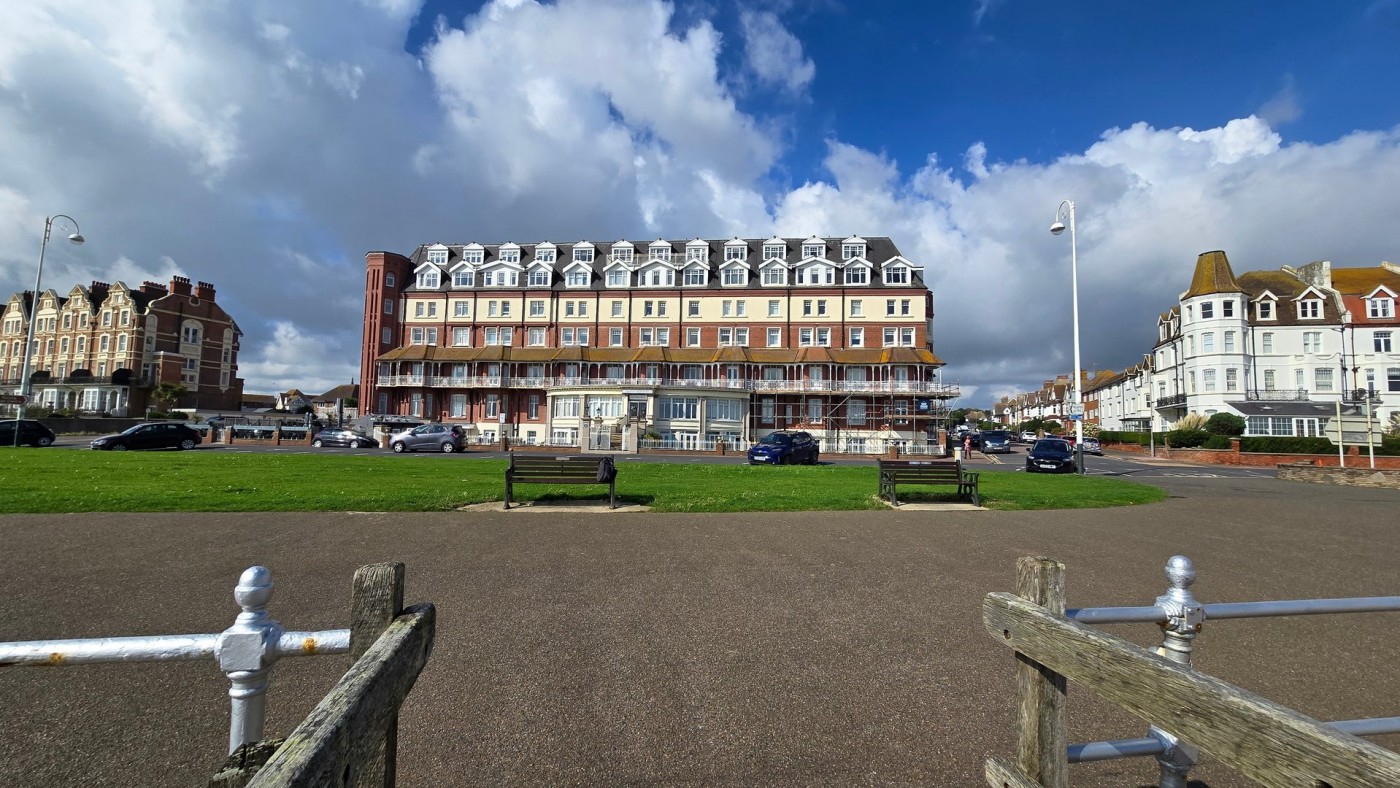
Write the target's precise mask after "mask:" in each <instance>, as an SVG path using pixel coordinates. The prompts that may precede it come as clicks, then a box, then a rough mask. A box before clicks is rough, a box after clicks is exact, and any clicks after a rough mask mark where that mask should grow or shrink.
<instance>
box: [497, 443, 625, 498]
mask: <svg viewBox="0 0 1400 788" xmlns="http://www.w3.org/2000/svg"><path fill="white" fill-rule="evenodd" d="M607 459H609V458H607V457H604V456H599V455H592V454H576V455H568V456H563V457H516V456H515V455H514V454H512V455H511V456H510V464H509V465H508V466H506V500H505V508H506V509H509V508H510V504H511V499H512V497H513V493H514V489H513V487H514V485H515V484H516V483H517V482H518V483H522V484H606V485H607V486H608V506H609V508H611V509H616V508H617V483H616V478H614V479H613V480H611V481H603V482H600V481H598V468H599V466H600V465H601V463H603V462H604V461H606V460H607ZM615 473H616V472H615V471H614V475H615Z"/></svg>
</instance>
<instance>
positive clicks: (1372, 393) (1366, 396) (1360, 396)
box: [1342, 389, 1381, 405]
mask: <svg viewBox="0 0 1400 788" xmlns="http://www.w3.org/2000/svg"><path fill="white" fill-rule="evenodd" d="M1380 401H1381V393H1380V392H1379V391H1377V390H1375V389H1347V390H1346V391H1343V392H1342V402H1344V403H1347V404H1348V405H1364V404H1366V403H1367V402H1370V403H1372V404H1378V403H1380Z"/></svg>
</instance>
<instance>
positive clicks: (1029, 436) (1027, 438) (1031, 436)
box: [1021, 430, 1035, 443]
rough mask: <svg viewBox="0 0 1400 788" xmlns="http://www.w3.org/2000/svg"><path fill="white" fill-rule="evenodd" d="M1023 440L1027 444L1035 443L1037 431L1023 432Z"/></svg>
mask: <svg viewBox="0 0 1400 788" xmlns="http://www.w3.org/2000/svg"><path fill="white" fill-rule="evenodd" d="M1021 440H1022V441H1024V442H1026V443H1035V430H1022V431H1021Z"/></svg>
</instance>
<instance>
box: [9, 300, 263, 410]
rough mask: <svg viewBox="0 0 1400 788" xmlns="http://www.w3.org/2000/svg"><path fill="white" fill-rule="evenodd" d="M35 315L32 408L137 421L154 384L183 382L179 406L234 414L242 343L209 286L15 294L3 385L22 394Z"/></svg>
mask: <svg viewBox="0 0 1400 788" xmlns="http://www.w3.org/2000/svg"><path fill="white" fill-rule="evenodd" d="M36 308H37V310H38V313H37V315H35V318H36V320H35V324H34V344H33V346H32V348H31V351H30V352H31V358H30V380H31V395H32V397H33V399H32V400H31V405H30V407H44V406H47V407H51V408H54V409H69V410H73V411H79V412H86V413H109V414H111V415H113V416H129V415H140V414H142V413H144V412H145V410H146V408H147V406H148V405H149V406H152V407H163V404H162V403H155V402H152V401H150V397H149V394H150V390H151V388H153V387H154V386H155V385H157V384H159V383H166V382H169V383H180V384H183V385H184V386H185V387H186V389H187V390H186V393H185V394H184V396H183V397H181V399H180V400H179V401H178V402H176V403H175V407H185V408H192V407H200V408H209V409H216V410H238V408H239V407H240V403H241V402H242V399H243V381H242V380H241V379H239V377H238V339H239V337H240V336H241V332H240V331H239V330H238V325H237V324H236V323H234V321H233V318H231V317H229V315H228V313H227V312H225V311H224V310H223V308H222V307H220V306H219V305H218V304H217V303H216V302H215V300H214V286H213V285H211V284H209V283H208V282H200V283H198V284H196V285H193V286H191V284H190V280H188V279H186V278H185V277H182V276H177V277H175V278H173V279H172V280H171V281H170V286H169V287H165V286H163V285H159V284H156V283H154V282H144V283H142V285H141V288H140V289H139V290H133V289H131V288H129V287H127V286H126V285H125V284H123V283H122V282H116V283H115V284H107V283H106V282H93V283H92V284H91V285H89V286H88V287H81V286H76V287H74V288H73V289H72V290H70V291H68V294H67V295H66V296H60V295H59V294H58V292H57V291H55V290H45V291H44V292H42V293H40V294H39V297H38V300H37V304H36V303H35V299H34V294H33V292H31V291H25V292H23V293H15V294H14V295H12V296H10V300H9V302H8V304H7V305H6V307H5V310H4V314H3V323H0V386H2V387H4V388H5V389H6V390H10V391H14V392H15V393H19V391H20V388H21V386H20V383H21V381H20V377H21V375H23V369H24V339H25V336H26V333H27V332H28V328H29V316H30V315H29V310H30V309H36Z"/></svg>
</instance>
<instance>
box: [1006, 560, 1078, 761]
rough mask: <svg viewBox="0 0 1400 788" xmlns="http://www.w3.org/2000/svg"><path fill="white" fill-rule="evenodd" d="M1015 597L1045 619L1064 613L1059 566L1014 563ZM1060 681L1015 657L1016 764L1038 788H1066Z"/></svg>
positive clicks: (1048, 562) (1061, 567) (1035, 664)
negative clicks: (1039, 611)
mask: <svg viewBox="0 0 1400 788" xmlns="http://www.w3.org/2000/svg"><path fill="white" fill-rule="evenodd" d="M1016 593H1017V595H1018V596H1020V597H1021V598H1022V599H1025V600H1027V601H1029V602H1032V603H1034V604H1037V605H1040V606H1041V607H1043V608H1045V609H1046V610H1048V611H1050V612H1051V613H1055V614H1057V615H1063V614H1064V612H1065V565H1064V564H1062V563H1060V562H1058V561H1052V560H1051V559H1049V558H1038V557H1031V556H1026V557H1023V558H1019V559H1017V561H1016ZM1065 689H1066V688H1065V677H1064V676H1061V675H1060V674H1058V673H1056V672H1054V671H1053V670H1050V669H1049V668H1047V667H1045V666H1044V665H1042V664H1040V663H1038V662H1035V661H1034V660H1031V659H1028V658H1027V657H1025V656H1023V655H1021V654H1019V653H1018V654H1017V655H1016V697H1017V707H1018V714H1019V716H1020V734H1019V736H1018V739H1017V743H1016V762H1017V765H1018V766H1020V768H1021V771H1022V772H1024V773H1025V775H1026V776H1027V777H1029V778H1030V779H1031V780H1033V781H1036V782H1038V783H1039V784H1040V785H1041V786H1044V788H1068V785H1069V758H1068V755H1067V754H1066V748H1067V747H1068V746H1069V741H1068V738H1067V735H1066V733H1065Z"/></svg>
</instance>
